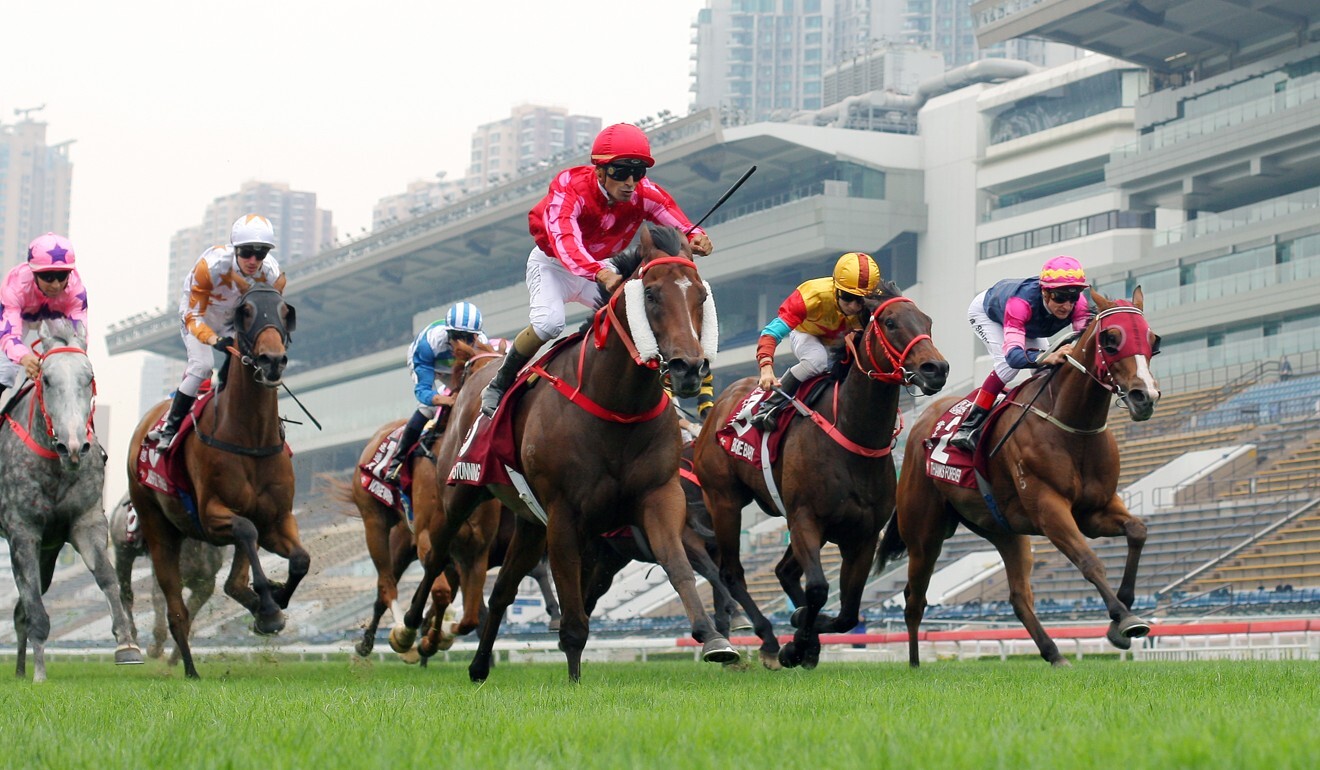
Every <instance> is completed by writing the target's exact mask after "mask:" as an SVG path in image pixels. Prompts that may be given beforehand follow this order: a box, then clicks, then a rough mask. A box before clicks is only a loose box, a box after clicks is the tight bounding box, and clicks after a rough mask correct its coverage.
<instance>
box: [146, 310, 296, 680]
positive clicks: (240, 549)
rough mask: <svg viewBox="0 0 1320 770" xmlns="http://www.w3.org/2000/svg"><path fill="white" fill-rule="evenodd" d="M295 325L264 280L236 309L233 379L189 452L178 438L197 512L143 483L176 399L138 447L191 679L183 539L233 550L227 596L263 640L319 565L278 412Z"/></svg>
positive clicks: (153, 538) (150, 526) (154, 544)
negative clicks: (267, 561)
mask: <svg viewBox="0 0 1320 770" xmlns="http://www.w3.org/2000/svg"><path fill="white" fill-rule="evenodd" d="M295 322H296V315H295V313H294V308H293V306H292V305H289V304H288V303H286V302H285V301H284V298H283V297H281V296H280V293H279V292H278V291H276V290H275V289H273V288H270V287H267V286H264V285H261V284H256V285H254V286H252V287H251V288H249V289H248V290H247V291H245V292H244V293H243V295H242V297H241V299H240V300H239V304H238V307H237V308H235V310H234V328H235V330H236V332H237V333H236V335H235V336H236V345H237V347H236V348H233V347H231V348H230V350H229V352H228V358H227V360H226V364H225V368H226V369H228V370H229V372H228V377H227V381H226V382H225V383H224V384H223V385H221V386H220V389H219V392H218V393H217V394H216V395H215V396H214V397H212V398H211V400H210V402H209V403H208V404H207V406H206V408H205V409H203V411H202V412H201V414H200V415H199V417H198V423H197V426H196V429H195V430H193V431H192V432H191V433H189V434H188V435H187V437H186V439H185V440H184V441H183V442H182V446H180V442H179V441H176V442H175V445H174V447H172V448H171V451H172V452H183V456H182V458H181V461H182V463H183V464H184V467H185V471H186V474H187V476H188V478H189V479H190V481H191V482H192V485H193V489H194V497H193V499H194V500H195V502H196V512H195V513H192V512H190V511H188V510H185V508H184V504H183V502H182V501H181V500H180V498H177V497H173V496H171V495H166V494H164V493H161V492H157V491H155V490H153V489H151V488H149V487H147V486H145V485H143V484H142V483H141V482H140V481H139V480H138V478H137V473H136V468H135V463H136V460H137V456H138V453H139V450H140V449H143V450H151V451H154V450H153V449H152V447H143V439H144V437H145V436H146V433H147V431H148V430H149V429H150V428H151V427H152V426H153V425H155V424H156V422H157V421H158V420H159V418H160V416H161V414H163V413H164V411H165V409H166V408H167V407H168V405H169V402H168V401H165V402H162V403H161V404H159V405H157V406H155V407H152V408H151V409H150V410H148V412H147V414H146V416H145V417H143V418H142V422H140V423H138V426H137V429H136V430H135V431H134V432H133V438H132V441H131V443H130V444H129V453H128V456H129V460H128V492H129V496H130V497H131V498H132V499H133V507H134V508H135V509H137V512H138V515H139V516H140V517H141V519H142V526H143V528H144V530H145V531H146V536H147V544H148V546H149V547H150V549H151V563H152V566H153V567H154V569H155V572H156V580H157V581H158V582H159V583H160V588H161V590H162V591H163V592H164V593H165V602H166V604H167V605H168V607H169V626H170V635H171V636H172V637H174V644H175V646H176V647H177V648H178V649H179V651H180V653H181V655H182V657H183V666H184V672H185V674H186V675H187V676H188V677H189V678H192V679H195V678H197V669H196V667H195V666H194V665H193V660H192V652H191V650H190V648H189V646H188V633H189V630H190V628H191V624H192V619H191V617H190V616H189V614H188V609H187V607H185V606H184V603H183V586H182V582H181V579H180V576H179V554H180V551H181V546H182V542H183V540H184V538H193V539H198V540H205V541H207V542H209V543H213V544H215V545H228V544H230V543H232V544H233V545H234V561H233V564H232V566H231V567H230V571H229V578H228V579H227V580H226V581H225V593H226V594H228V595H229V596H231V597H233V599H234V600H235V601H237V602H238V603H239V604H241V605H243V607H245V608H247V610H248V611H249V612H251V613H252V614H253V616H254V617H255V619H256V620H255V623H254V624H253V630H254V631H256V632H257V633H258V634H263V635H268V634H276V633H279V632H280V631H281V630H283V629H284V613H283V611H282V610H284V609H286V608H287V607H288V606H289V598H290V597H291V596H293V592H294V590H295V589H296V588H297V587H298V583H299V582H300V581H301V580H302V579H303V577H304V576H305V575H306V574H307V569H308V567H309V566H310V563H311V558H310V557H309V556H308V554H307V550H306V549H305V548H303V546H302V543H301V542H300V541H299V538H298V522H297V521H296V520H295V519H294V517H293V488H294V477H293V460H292V458H291V457H290V456H289V453H288V452H287V451H286V446H285V444H284V430H283V426H282V425H281V423H280V415H279V392H278V388H279V386H280V382H281V378H282V377H283V375H284V367H285V366H286V365H287V364H288V360H289V359H288V355H287V350H288V345H289V335H290V333H292V332H293V330H294V326H295ZM222 371H223V370H222ZM258 545H260V546H261V547H262V548H265V549H266V550H268V551H270V552H272V553H275V554H278V555H280V556H283V557H284V558H285V559H288V561H289V579H288V581H287V582H286V583H284V584H279V583H276V582H274V581H272V580H270V579H269V578H268V577H266V573H265V571H264V570H263V569H262V567H261V562H260V561H259V560H258V554H257V546H258ZM249 569H250V570H251V583H250V584H249V575H248V570H249Z"/></svg>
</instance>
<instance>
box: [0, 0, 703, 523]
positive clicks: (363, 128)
mask: <svg viewBox="0 0 1320 770" xmlns="http://www.w3.org/2000/svg"><path fill="white" fill-rule="evenodd" d="M704 6H705V1H704V0H660V1H659V2H651V3H637V2H626V1H620V0H614V1H613V2H606V1H605V0H573V2H553V1H550V0H541V1H540V2H533V1H531V0H495V1H487V2H471V1H465V2H452V1H451V0H429V2H421V1H414V0H405V1H402V2H401V1H397V0H376V2H369V3H368V2H357V1H356V0H354V1H353V2H338V1H337V0H316V1H313V0H276V1H274V2H272V1H271V0H267V1H266V2H253V1H252V0H230V1H229V2H223V3H213V4H212V3H207V4H200V3H191V2H178V0H172V1H171V2H155V1H153V2H147V1H144V0H125V1H124V2H118V3H105V2H100V1H99V0H83V1H81V2H75V1H70V0H5V2H4V3H3V4H2V5H0V29H4V30H6V34H5V41H4V43H3V45H0V73H2V74H0V121H2V122H5V123H13V122H14V121H15V120H16V119H17V118H16V117H15V116H14V113H13V110H14V109H15V108H26V107H34V106H37V105H40V104H45V105H46V108H45V109H44V110H42V111H41V112H38V113H35V114H34V116H35V117H36V118H38V119H40V120H44V121H45V122H46V123H47V129H46V130H47V141H49V142H51V143H54V142H59V141H64V140H69V139H73V140H75V143H74V144H73V145H72V146H71V147H70V156H71V157H72V160H73V164H74V172H73V212H72V217H71V226H70V232H69V233H68V235H69V237H70V238H71V239H72V241H73V244H74V246H75V248H76V249H77V252H78V260H79V261H78V268H79V271H80V273H81V274H82V276H83V280H84V282H85V283H86V284H87V287H88V293H89V296H90V303H91V304H90V313H91V319H92V324H91V326H92V340H91V346H90V347H91V356H92V361H93V364H94V365H95V368H96V374H97V381H98V387H99V393H100V395H99V401H98V403H100V404H110V405H112V416H113V421H112V424H111V427H110V431H109V432H108V435H107V436H105V437H103V439H102V440H103V442H104V443H105V445H106V449H107V450H108V451H109V452H110V463H111V464H110V467H109V468H108V469H107V479H108V484H107V492H106V494H107V501H106V505H107V507H108V506H110V505H113V503H114V501H115V500H116V499H118V496H119V495H120V494H122V492H123V490H124V489H125V486H126V482H125V480H124V470H123V468H124V458H125V455H126V452H127V445H126V442H127V441H128V438H129V434H130V433H131V431H132V428H133V426H134V425H135V424H136V422H137V419H138V417H139V416H140V415H139V414H138V377H139V373H140V370H141V361H142V354H138V353H134V354H127V355H119V356H115V357H114V358H110V357H109V356H108V355H107V353H106V348H105V341H104V335H105V330H106V328H107V327H108V326H109V325H110V324H112V323H114V322H116V321H119V320H122V319H124V318H127V317H128V316H131V315H133V314H135V313H138V312H141V311H147V310H152V309H155V308H159V307H163V306H164V305H165V304H166V297H167V290H166V271H167V261H168V255H169V239H170V236H171V235H172V234H173V233H174V232H175V231H177V230H180V229H182V228H185V227H190V226H192V225H195V224H198V223H199V222H200V221H201V219H202V215H203V212H204V211H205V209H206V206H207V204H208V203H209V202H210V201H211V200H212V199H214V198H216V197H219V196H223V195H228V194H230V193H233V192H236V191H237V190H238V188H239V185H240V184H241V183H242V182H243V181H245V180H249V179H256V180H262V181H270V182H287V183H288V184H290V185H291V186H292V187H293V188H294V189H296V190H306V191H311V192H315V193H317V196H318V198H317V199H318V203H319V205H320V207H321V208H323V209H328V210H330V211H332V212H334V222H335V225H336V226H337V227H338V229H339V232H340V233H356V232H359V228H361V227H370V224H371V207H372V204H374V203H375V202H376V200H377V199H379V198H381V197H384V196H386V195H392V194H395V193H399V192H403V191H404V189H405V188H406V186H407V184H408V182H410V181H412V180H415V179H431V178H434V175H435V173H436V172H437V171H447V172H448V173H449V177H450V178H457V177H461V176H462V175H463V173H464V171H465V170H466V167H467V161H468V155H469V143H470V139H471V132H472V130H473V129H474V128H476V126H478V125H479V124H482V123H488V122H491V121H495V120H500V119H502V118H505V117H507V116H508V114H509V110H510V108H511V107H513V106H514V105H516V104H520V103H523V102H532V103H537V104H550V105H558V106H562V107H565V108H567V109H568V110H569V111H570V112H573V113H576V114H586V115H597V116H599V117H601V118H602V119H603V120H604V121H605V122H606V123H612V122H619V121H633V120H636V119H638V118H641V117H643V116H646V115H651V114H654V113H656V112H658V111H660V110H662V109H667V110H671V111H673V112H675V113H678V114H684V113H686V112H687V107H688V103H689V99H690V94H689V92H688V87H689V85H690V84H691V78H690V76H689V69H690V66H691V62H690V61H689V55H690V53H691V50H692V46H691V43H690V40H691V36H692V29H691V24H692V22H693V21H694V20H695V18H696V15H697V12H698V11H699V10H700V9H701V8H702V7H704ZM36 235H39V233H33V236H36ZM7 256H9V255H7ZM289 280H290V284H291V285H294V284H296V283H297V280H298V276H297V274H296V272H295V273H294V274H293V275H291V276H290V277H289ZM168 297H169V304H170V305H171V306H174V305H175V304H176V303H177V297H176V296H175V289H174V287H170V288H169V291H168ZM179 350H180V352H182V350H183V342H182V341H181V340H180V342H179ZM296 449H297V448H296V447H295V450H296Z"/></svg>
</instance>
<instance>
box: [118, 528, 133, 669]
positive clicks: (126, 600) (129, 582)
mask: <svg viewBox="0 0 1320 770" xmlns="http://www.w3.org/2000/svg"><path fill="white" fill-rule="evenodd" d="M133 556H134V554H133V553H132V551H131V550H130V549H129V548H128V546H124V545H120V544H118V543H116V544H115V579H117V580H118V581H119V603H120V604H122V605H123V606H124V613H125V614H126V615H128V632H129V634H131V635H132V637H133V644H137V643H138V632H137V622H136V621H134V619H133V561H134V559H133Z"/></svg>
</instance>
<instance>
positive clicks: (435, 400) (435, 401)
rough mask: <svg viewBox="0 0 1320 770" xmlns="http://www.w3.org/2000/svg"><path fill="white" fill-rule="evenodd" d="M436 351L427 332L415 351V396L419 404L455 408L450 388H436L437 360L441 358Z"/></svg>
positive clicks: (418, 341)
mask: <svg viewBox="0 0 1320 770" xmlns="http://www.w3.org/2000/svg"><path fill="white" fill-rule="evenodd" d="M439 357H440V356H439V354H437V352H436V350H435V349H434V348H433V347H431V339H430V338H429V337H428V336H427V334H426V333H425V332H423V333H422V336H421V338H420V339H418V340H417V345H416V347H415V348H414V350H413V357H412V369H413V374H414V376H415V378H416V380H417V382H416V383H415V384H414V385H413V395H415V396H416V397H417V403H419V404H430V405H431V406H453V404H454V397H453V395H452V394H451V393H450V391H449V388H446V387H444V386H443V385H442V386H440V388H441V389H440V390H437V389H436V387H435V378H436V360H437V359H438V358H439Z"/></svg>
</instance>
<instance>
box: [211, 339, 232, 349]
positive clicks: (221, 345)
mask: <svg viewBox="0 0 1320 770" xmlns="http://www.w3.org/2000/svg"><path fill="white" fill-rule="evenodd" d="M233 346H234V338H233V337H217V338H216V340H215V342H212V343H211V347H213V348H215V349H216V350H218V351H220V352H221V353H228V352H229V349H230V348H232V347H233Z"/></svg>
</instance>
